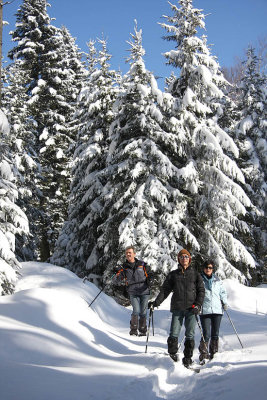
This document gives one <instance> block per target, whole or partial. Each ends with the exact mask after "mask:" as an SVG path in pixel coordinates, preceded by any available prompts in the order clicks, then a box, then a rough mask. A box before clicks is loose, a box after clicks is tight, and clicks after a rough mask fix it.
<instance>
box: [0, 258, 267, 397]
mask: <svg viewBox="0 0 267 400" xmlns="http://www.w3.org/2000/svg"><path fill="white" fill-rule="evenodd" d="M21 272H22V276H21V278H20V280H19V281H18V283H17V285H16V293H15V294H14V295H12V296H4V297H1V298H0V387H1V400H17V399H19V400H37V399H38V400H47V399H49V398H51V399H55V400H73V399H76V398H77V399H78V400H89V399H90V400H99V399H110V400H122V399H123V400H125V398H127V399H130V400H139V398H140V395H141V396H142V397H143V398H145V399H146V400H157V399H170V400H179V399H181V400H182V399H183V400H199V399H205V400H214V395H216V398H217V399H219V400H236V399H237V398H242V400H251V398H253V397H255V398H257V400H263V399H265V397H266V368H267V361H266V360H267V349H266V316H263V315H255V312H254V311H253V310H252V308H251V309H250V308H249V309H248V310H247V309H246V308H247V307H249V306H250V302H249V299H256V298H257V299H258V298H260V299H261V302H262V304H266V299H267V288H266V287H263V288H249V287H244V286H242V285H240V284H238V283H236V282H235V281H230V280H227V281H226V282H225V283H226V286H227V290H228V292H229V304H230V306H231V307H230V309H229V314H231V317H232V319H233V321H234V323H235V325H236V328H237V330H238V333H239V335H240V338H241V340H242V343H244V349H241V346H240V344H239V342H238V340H237V337H236V335H235V333H234V331H233V329H232V326H231V324H230V323H229V321H228V319H227V318H226V317H223V320H222V326H221V339H220V347H219V353H218V354H217V355H216V356H215V358H214V359H213V360H212V361H211V362H210V363H209V364H207V365H206V366H205V367H204V368H203V369H202V370H201V372H200V374H194V372H192V371H189V370H187V369H185V368H184V367H183V366H182V364H181V361H179V362H178V363H173V361H172V360H171V359H170V357H169V356H168V355H166V339H167V336H168V331H169V325H170V312H169V303H170V301H169V300H170V299H167V300H166V301H165V302H164V303H163V304H162V305H161V307H160V308H159V309H156V310H155V312H154V326H155V336H153V335H152V332H150V337H149V342H148V350H147V353H145V345H146V338H144V337H140V338H139V337H132V336H129V333H128V332H129V319H130V314H131V310H130V308H124V307H122V306H120V305H118V304H117V303H116V302H115V301H114V300H113V299H112V298H110V297H107V296H106V295H105V294H104V293H103V292H102V293H101V294H100V295H99V296H98V298H97V300H96V301H95V302H94V303H93V304H92V306H91V307H90V308H89V307H88V303H90V302H91V301H92V300H93V299H94V298H95V297H96V295H97V294H98V293H99V289H98V288H96V287H95V286H94V285H93V284H91V283H88V282H87V283H83V281H82V280H81V279H79V278H77V276H75V275H74V274H73V273H72V272H70V271H68V270H66V269H63V268H61V267H56V266H53V265H51V264H45V263H33V262H28V263H23V266H22V271H21ZM238 310H242V311H244V312H240V311H238ZM181 336H183V332H182V334H181ZM199 340H200V333H199V331H198V330H197V331H196V344H198V341H199ZM182 348H183V346H182ZM197 358H198V351H197V346H196V349H195V352H194V359H195V360H197Z"/></svg>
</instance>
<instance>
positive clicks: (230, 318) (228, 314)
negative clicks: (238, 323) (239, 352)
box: [224, 310, 244, 349]
mask: <svg viewBox="0 0 267 400" xmlns="http://www.w3.org/2000/svg"><path fill="white" fill-rule="evenodd" d="M224 311H225V312H226V315H227V317H228V318H229V321H230V322H231V325H232V327H233V329H234V331H235V334H236V336H237V338H238V340H239V343H240V344H241V347H242V349H243V348H244V346H243V344H242V342H241V340H240V338H239V336H238V334H237V331H236V329H235V326H234V323H233V321H232V320H231V318H230V315H229V314H228V311H227V310H224Z"/></svg>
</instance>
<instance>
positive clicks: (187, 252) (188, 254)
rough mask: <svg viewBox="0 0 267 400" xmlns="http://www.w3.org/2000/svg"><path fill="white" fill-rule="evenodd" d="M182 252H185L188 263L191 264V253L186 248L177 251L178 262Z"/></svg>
mask: <svg viewBox="0 0 267 400" xmlns="http://www.w3.org/2000/svg"><path fill="white" fill-rule="evenodd" d="M183 254H186V255H187V256H188V257H189V264H188V265H190V264H191V254H190V253H189V251H188V250H186V249H182V250H180V251H179V253H178V263H179V264H180V261H179V257H180V256H182V255H183ZM180 265H181V264H180Z"/></svg>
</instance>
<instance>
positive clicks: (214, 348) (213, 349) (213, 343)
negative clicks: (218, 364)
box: [209, 339, 219, 360]
mask: <svg viewBox="0 0 267 400" xmlns="http://www.w3.org/2000/svg"><path fill="white" fill-rule="evenodd" d="M218 348H219V339H211V340H210V348H209V351H210V359H211V360H212V359H213V357H214V354H215V353H217V352H218Z"/></svg>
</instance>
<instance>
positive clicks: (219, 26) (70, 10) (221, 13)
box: [3, 0, 267, 84]
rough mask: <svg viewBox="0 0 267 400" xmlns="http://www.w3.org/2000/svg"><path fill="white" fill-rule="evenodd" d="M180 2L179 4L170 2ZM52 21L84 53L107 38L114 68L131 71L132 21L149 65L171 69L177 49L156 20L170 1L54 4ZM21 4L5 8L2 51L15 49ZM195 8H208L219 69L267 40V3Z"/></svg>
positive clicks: (210, 3)
mask: <svg viewBox="0 0 267 400" xmlns="http://www.w3.org/2000/svg"><path fill="white" fill-rule="evenodd" d="M171 2H172V3H173V4H176V5H177V4H178V2H177V0H173V1H171ZM49 3H50V4H51V7H49V8H48V13H49V15H50V17H54V18H56V20H55V21H54V22H53V24H54V25H56V26H59V27H60V26H61V25H65V26H66V27H67V28H68V30H69V31H70V33H71V34H72V36H73V37H75V38H76V43H77V45H78V46H79V48H80V49H81V50H82V51H85V52H87V49H88V47H87V45H86V43H87V42H88V41H89V40H90V39H95V38H97V37H100V38H102V36H104V37H105V38H106V39H107V40H108V51H109V53H110V54H112V59H111V66H112V68H114V69H118V68H120V69H121V70H122V72H126V71H127V70H128V66H127V64H125V58H126V57H127V56H128V51H127V50H128V49H129V44H127V43H126V42H127V41H128V40H129V39H130V33H131V32H133V31H134V20H135V19H136V20H137V23H138V28H139V29H140V28H141V29H142V32H143V47H144V48H145V50H146V55H145V57H144V59H145V63H146V67H147V69H149V70H150V71H153V72H154V74H155V75H156V76H159V77H163V79H161V80H160V81H162V84H164V78H165V77H167V76H169V75H170V72H171V70H173V68H172V67H167V66H166V65H165V59H164V57H163V55H162V53H164V52H165V51H168V50H169V49H171V48H173V46H174V43H172V44H170V43H168V42H167V41H165V40H163V39H162V36H163V35H164V34H165V30H163V29H162V28H161V27H160V26H159V24H158V22H164V18H162V15H171V8H170V6H169V4H168V2H167V0H50V1H49ZM21 4H22V0H14V1H13V2H12V3H11V4H7V5H5V6H4V11H3V18H4V20H5V21H8V22H9V26H5V27H4V29H3V53H4V55H6V52H7V50H8V49H10V48H12V46H13V45H12V42H11V36H10V35H9V32H10V30H13V29H14V27H15V17H14V14H15V12H16V11H17V9H18V8H19V6H20V5H21ZM193 6H194V7H196V8H200V9H203V10H204V14H205V15H207V17H206V19H205V23H206V32H205V34H206V35H207V37H208V44H209V45H212V54H213V55H215V56H217V57H218V61H219V64H220V65H221V66H228V67H229V66H231V65H233V64H234V63H235V57H241V58H243V55H244V50H245V49H246V48H247V46H248V45H249V44H252V45H255V44H257V41H258V39H259V38H263V37H264V36H265V37H266V36H267V23H266V21H267V0H195V1H193ZM160 81H159V84H160Z"/></svg>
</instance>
